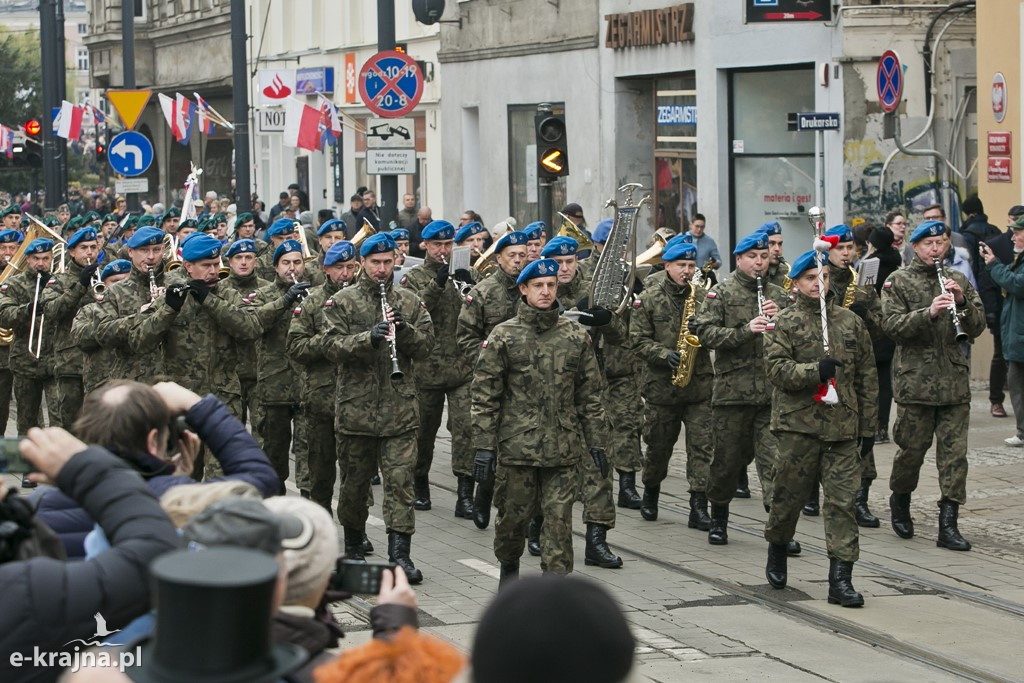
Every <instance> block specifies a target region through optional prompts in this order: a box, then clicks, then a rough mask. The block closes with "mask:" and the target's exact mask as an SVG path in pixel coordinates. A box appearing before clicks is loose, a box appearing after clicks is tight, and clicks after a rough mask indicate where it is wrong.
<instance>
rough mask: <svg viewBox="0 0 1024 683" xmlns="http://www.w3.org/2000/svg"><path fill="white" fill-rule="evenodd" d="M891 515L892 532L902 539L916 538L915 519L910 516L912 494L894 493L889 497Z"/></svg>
mask: <svg viewBox="0 0 1024 683" xmlns="http://www.w3.org/2000/svg"><path fill="white" fill-rule="evenodd" d="M889 514H890V516H891V517H892V530H893V531H895V532H896V535H897V536H899V537H900V538H913V537H914V519H913V518H912V517H911V516H910V494H909V493H893V494H892V495H891V496H889Z"/></svg>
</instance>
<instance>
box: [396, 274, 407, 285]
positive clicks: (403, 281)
mask: <svg viewBox="0 0 1024 683" xmlns="http://www.w3.org/2000/svg"><path fill="white" fill-rule="evenodd" d="M398 284H400V285H407V284H409V276H408V275H403V276H402V279H401V281H399V283H398Z"/></svg>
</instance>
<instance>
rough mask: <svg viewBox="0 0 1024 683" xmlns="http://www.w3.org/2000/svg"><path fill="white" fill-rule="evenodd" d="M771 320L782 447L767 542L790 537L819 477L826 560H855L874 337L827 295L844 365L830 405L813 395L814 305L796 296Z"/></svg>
mask: <svg viewBox="0 0 1024 683" xmlns="http://www.w3.org/2000/svg"><path fill="white" fill-rule="evenodd" d="M830 270H831V269H830ZM839 301H840V302H841V300H839ZM774 323H775V327H774V329H770V330H768V331H766V332H765V334H764V355H765V360H764V363H765V370H766V371H767V373H768V379H769V380H770V381H771V382H772V384H774V385H775V389H774V391H773V394H772V422H771V428H772V431H773V432H774V433H775V434H776V436H777V437H778V440H779V446H778V458H777V460H776V463H775V472H774V478H773V480H772V498H771V511H770V513H769V515H768V522H767V525H766V526H765V532H764V537H765V539H767V540H768V542H769V543H773V544H784V543H788V542H789V541H790V540H792V538H793V535H794V533H795V532H796V525H797V521H798V520H799V519H800V510H801V508H802V507H803V505H804V503H805V502H806V501H807V496H808V494H809V493H810V492H811V489H812V488H813V487H814V484H815V482H816V481H817V480H818V478H819V477H820V480H821V483H822V488H824V490H825V505H824V517H825V545H826V547H827V549H828V555H829V557H834V558H837V559H839V560H843V561H845V562H855V561H856V560H857V559H858V553H859V550H858V548H859V546H858V538H859V533H858V528H857V520H856V519H855V517H854V510H853V502H854V493H855V492H856V490H857V488H858V486H859V485H860V478H861V462H860V441H859V440H860V439H864V438H867V439H871V440H872V441H873V440H874V433H875V422H876V421H877V413H878V376H877V374H876V373H875V360H874V353H873V352H872V346H871V337H870V335H869V334H868V331H867V326H866V325H865V324H864V323H863V322H862V321H861V319H860V318H859V317H858V316H857V315H856V314H855V313H851V312H850V311H848V310H845V309H843V308H842V307H841V306H839V305H837V299H836V298H835V297H834V296H830V297H829V302H828V337H829V355H830V357H831V358H833V359H835V360H836V361H839V362H841V363H842V365H841V366H839V367H838V368H837V369H836V377H835V381H836V391H837V392H838V394H839V403H838V404H836V405H834V406H828V405H825V404H823V403H820V402H819V401H817V400H816V399H815V398H814V396H815V394H816V393H817V391H818V388H819V385H820V384H821V379H820V377H819V374H818V360H819V359H821V358H822V357H823V356H824V352H823V349H822V337H821V313H820V308H819V300H818V299H817V298H812V297H809V296H804V295H802V294H798V295H797V301H796V303H795V304H794V305H792V306H790V307H789V308H787V309H786V310H785V311H782V312H781V313H779V315H778V316H777V317H776V318H775V321H774Z"/></svg>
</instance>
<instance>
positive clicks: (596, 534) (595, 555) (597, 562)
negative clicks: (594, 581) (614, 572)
mask: <svg viewBox="0 0 1024 683" xmlns="http://www.w3.org/2000/svg"><path fill="white" fill-rule="evenodd" d="M607 533H608V527H606V526H604V525H602V524H592V523H587V551H586V553H585V554H584V557H583V563H584V564H586V565H588V566H598V567H602V568H603V569H618V568H619V567H621V566H622V558H621V557H619V556H618V555H616V554H615V553H613V552H612V550H611V548H609V547H608V541H607V539H606V534H607Z"/></svg>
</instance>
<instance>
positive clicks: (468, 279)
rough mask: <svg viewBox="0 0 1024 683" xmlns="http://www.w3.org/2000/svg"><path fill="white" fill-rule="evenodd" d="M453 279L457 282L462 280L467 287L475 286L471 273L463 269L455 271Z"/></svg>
mask: <svg viewBox="0 0 1024 683" xmlns="http://www.w3.org/2000/svg"><path fill="white" fill-rule="evenodd" d="M455 277H456V278H457V279H459V280H462V281H463V282H465V283H466V284H467V285H475V284H476V280H474V279H473V273H471V272H469V271H468V270H466V269H465V268H459V269H458V270H456V271H455Z"/></svg>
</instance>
